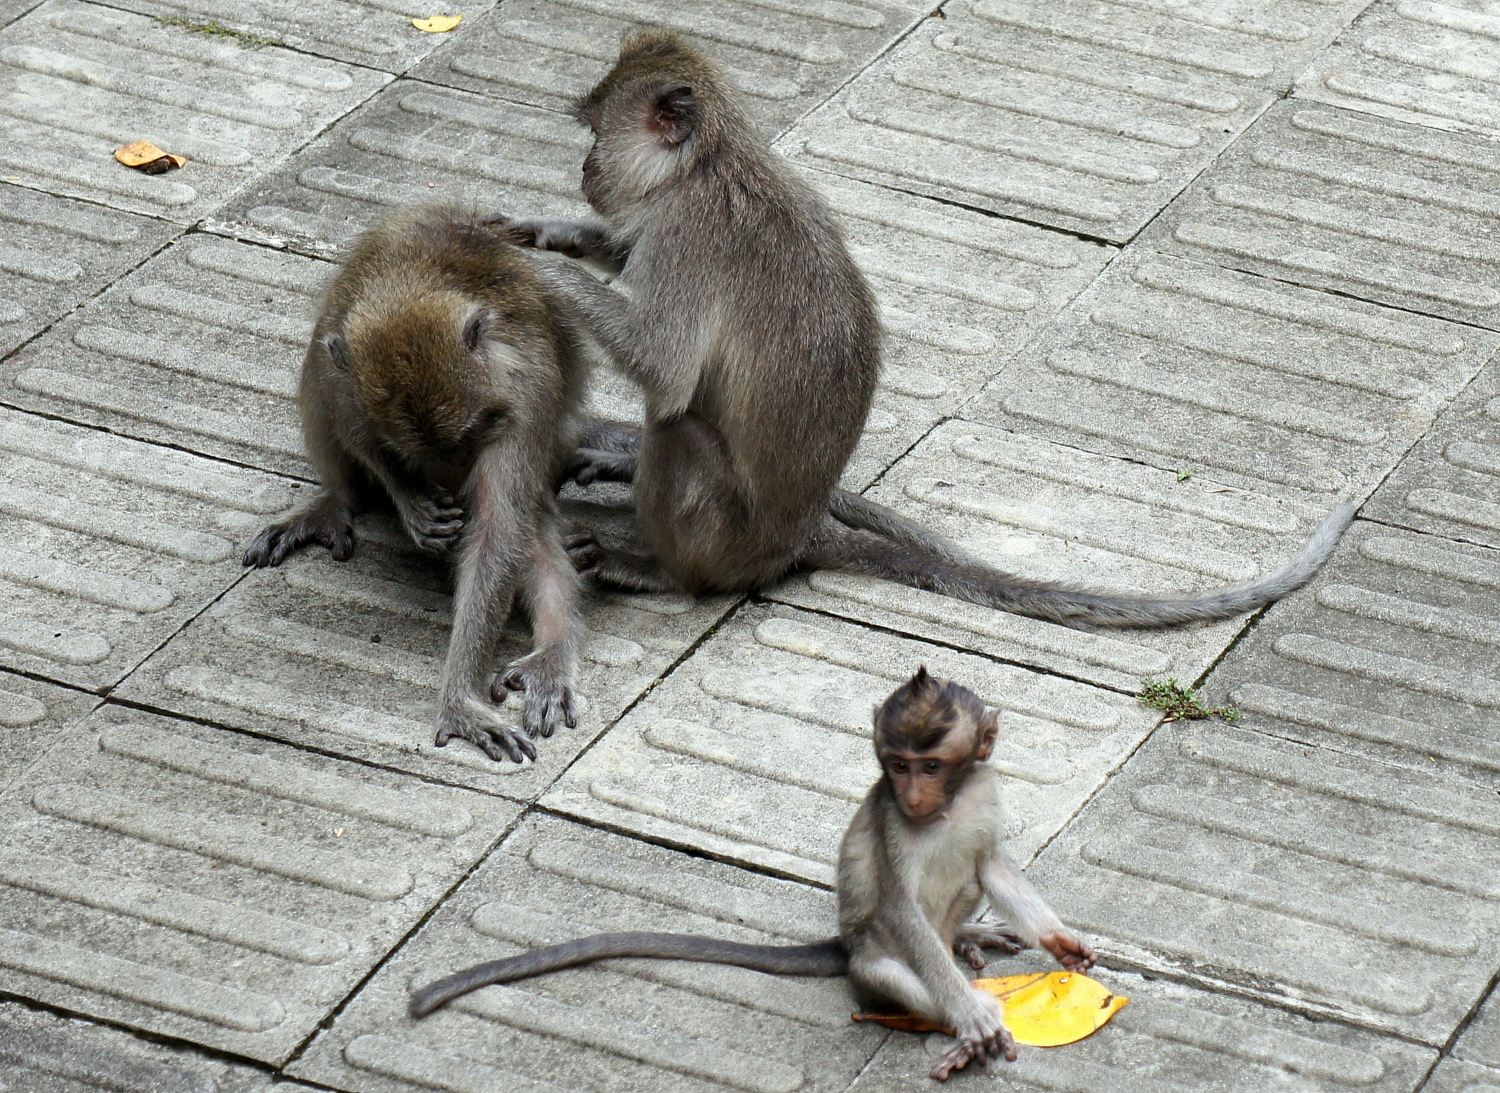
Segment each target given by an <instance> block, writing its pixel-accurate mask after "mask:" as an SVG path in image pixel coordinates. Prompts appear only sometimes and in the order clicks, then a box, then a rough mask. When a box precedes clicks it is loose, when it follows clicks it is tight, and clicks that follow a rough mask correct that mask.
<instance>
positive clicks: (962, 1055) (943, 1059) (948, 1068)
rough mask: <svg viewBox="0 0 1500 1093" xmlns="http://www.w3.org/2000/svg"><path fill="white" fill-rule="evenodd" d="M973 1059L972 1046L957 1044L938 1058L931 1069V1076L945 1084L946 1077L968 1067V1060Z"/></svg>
mask: <svg viewBox="0 0 1500 1093" xmlns="http://www.w3.org/2000/svg"><path fill="white" fill-rule="evenodd" d="M972 1058H974V1045H973V1044H966V1043H963V1042H959V1043H957V1044H954V1045H953V1046H952V1047H950V1048H949V1049H948V1050H947V1051H945V1052H943V1053H942V1054H941V1055H939V1056H938V1061H937V1064H936V1065H935V1066H933V1068H932V1076H933V1077H934V1078H936V1079H937V1080H938V1081H940V1082H946V1081H947V1080H948V1075H950V1074H952V1073H953V1072H954V1071H955V1070H962V1069H963V1068H964V1067H966V1066H968V1065H969V1060H970V1059H972Z"/></svg>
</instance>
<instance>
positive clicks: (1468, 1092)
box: [1422, 1059, 1500, 1093]
mask: <svg viewBox="0 0 1500 1093" xmlns="http://www.w3.org/2000/svg"><path fill="white" fill-rule="evenodd" d="M1422 1093H1500V1070H1494V1069H1491V1068H1490V1067H1487V1066H1476V1065H1474V1064H1473V1063H1466V1062H1464V1061H1463V1060H1462V1059H1444V1060H1443V1061H1442V1062H1441V1063H1439V1064H1438V1065H1437V1069H1435V1070H1434V1071H1433V1072H1432V1077H1431V1078H1429V1079H1428V1080H1427V1083H1426V1084H1425V1085H1423V1086H1422Z"/></svg>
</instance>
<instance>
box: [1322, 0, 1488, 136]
mask: <svg viewBox="0 0 1500 1093" xmlns="http://www.w3.org/2000/svg"><path fill="white" fill-rule="evenodd" d="M1496 37H1500V19H1497V18H1496V16H1495V14H1494V11H1493V10H1492V9H1490V8H1489V7H1488V6H1487V5H1485V4H1483V3H1476V2H1475V0H1445V2H1443V3H1433V2H1430V0H1382V2H1380V3H1376V4H1372V5H1371V6H1370V8H1369V9H1368V10H1366V11H1365V13H1364V14H1363V15H1361V16H1360V17H1359V18H1358V19H1356V20H1355V21H1354V23H1353V25H1352V26H1350V27H1349V29H1348V30H1346V31H1345V32H1344V33H1343V34H1342V35H1340V36H1339V40H1338V41H1337V42H1336V43H1335V44H1334V46H1333V47H1332V48H1331V49H1329V50H1327V51H1326V52H1325V53H1323V55H1322V56H1320V57H1319V58H1318V60H1317V63H1316V64H1314V65H1313V66H1312V67H1311V68H1310V69H1308V70H1307V71H1306V72H1304V73H1303V74H1302V76H1301V77H1300V78H1299V79H1298V81H1297V86H1296V88H1295V89H1294V93H1295V94H1296V96H1297V97H1298V98H1302V99H1316V100H1317V101H1319V102H1327V103H1333V104H1335V105H1337V106H1347V107H1349V108H1350V109H1352V110H1361V111H1364V112H1365V113H1368V114H1380V115H1383V116H1385V117H1389V118H1397V119H1399V120H1401V121H1410V122H1416V123H1417V124H1419V125H1426V126H1430V127H1432V128H1435V129H1453V130H1463V131H1468V132H1478V133H1484V134H1487V135H1489V136H1497V135H1500V95H1497V94H1496V85H1495V80H1496V79H1497V78H1500V60H1497V59H1496V57H1495V47H1494V42H1495V39H1496Z"/></svg>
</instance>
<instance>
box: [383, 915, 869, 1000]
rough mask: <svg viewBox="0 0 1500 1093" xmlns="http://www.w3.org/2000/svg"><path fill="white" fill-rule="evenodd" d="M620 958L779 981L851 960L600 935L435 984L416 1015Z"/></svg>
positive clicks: (691, 939) (815, 950) (424, 992)
mask: <svg viewBox="0 0 1500 1093" xmlns="http://www.w3.org/2000/svg"><path fill="white" fill-rule="evenodd" d="M619 956H653V957H659V958H661V959H664V960H697V961H703V962H706V963H711V964H735V965H738V966H739V967H741V968H752V969H754V970H755V971H760V972H773V973H776V974H779V975H820V976H829V975H843V974H844V973H845V972H846V971H848V969H849V957H848V954H846V953H845V952H844V946H843V945H842V944H841V943H840V941H839V939H838V938H836V937H834V938H829V939H828V940H827V941H816V942H813V943H812V944H810V945H747V944H744V943H742V942H739V941H720V940H719V939H717V938H712V937H699V936H698V935H696V934H654V933H639V932H635V933H615V934H595V935H594V936H593V937H581V938H579V939H577V940H576V941H565V942H563V943H562V944H561V945H549V946H547V947H546V948H545V949H537V950H535V951H533V952H529V953H521V954H520V955H519V956H511V957H506V958H505V959H503V960H491V961H489V962H487V963H484V964H476V965H474V966H473V967H472V968H466V969H465V970H463V971H461V972H454V973H453V974H452V975H450V976H446V977H444V978H442V979H439V980H438V981H437V982H435V983H429V984H428V985H427V986H425V987H423V988H422V989H421V990H419V991H416V992H414V993H413V994H412V996H411V1015H412V1016H413V1017H425V1016H427V1015H428V1014H429V1013H431V1012H432V1011H433V1010H435V1009H437V1008H438V1007H439V1006H442V1005H446V1004H447V1003H449V1002H451V1001H453V999H455V998H457V997H458V996H459V995H461V994H468V993H469V992H470V991H472V990H478V989H479V988H480V987H487V986H489V985H490V984H491V983H509V982H511V981H512V980H515V979H526V978H528V977H530V976H533V975H542V974H543V973H545V972H555V971H558V970H559V969H561V968H571V967H574V966H576V965H578V964H591V963H593V962H594V961H595V960H608V959H609V958H610V957H619Z"/></svg>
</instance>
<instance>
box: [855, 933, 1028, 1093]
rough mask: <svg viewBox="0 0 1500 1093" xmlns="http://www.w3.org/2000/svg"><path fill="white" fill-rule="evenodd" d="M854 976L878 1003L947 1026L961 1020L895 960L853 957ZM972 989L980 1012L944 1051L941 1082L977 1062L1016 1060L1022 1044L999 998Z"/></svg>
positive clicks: (936, 1072)
mask: <svg viewBox="0 0 1500 1093" xmlns="http://www.w3.org/2000/svg"><path fill="white" fill-rule="evenodd" d="M849 976H850V978H851V979H853V980H854V985H855V988H856V990H857V992H858V993H859V994H860V995H862V996H863V998H864V999H867V1000H869V1001H872V1002H874V1003H876V1004H880V1003H882V1002H883V1003H886V1004H889V1003H892V1002H894V1003H895V1004H896V1005H897V1006H899V1007H900V1008H902V1009H905V1010H908V1011H909V1012H911V1013H915V1014H919V1015H920V1016H922V1017H926V1018H928V1019H929V1020H933V1021H938V1022H941V1023H948V1022H952V1021H955V1018H956V1016H957V1015H952V1014H945V1013H943V1012H942V1009H943V1007H942V1006H941V1005H940V1004H939V1003H938V1000H937V999H936V997H934V995H933V992H932V991H931V990H929V989H928V987H927V984H925V983H923V982H922V979H921V977H920V976H919V975H917V973H916V972H915V971H913V970H912V968H911V967H909V966H908V965H907V964H906V963H905V962H903V961H901V960H898V959H897V958H896V957H894V956H877V957H869V956H866V957H864V958H862V959H853V960H851V961H850V965H849ZM968 989H969V991H970V992H971V993H972V994H973V995H974V996H975V998H974V1001H975V1002H976V1003H977V1007H974V1008H976V1009H977V1010H978V1011H979V1012H976V1013H975V1014H972V1015H969V1019H968V1020H967V1021H964V1020H962V1019H959V1020H958V1021H957V1023H958V1024H959V1025H960V1027H959V1028H957V1029H956V1030H955V1034H956V1036H957V1037H958V1043H956V1044H954V1045H953V1046H952V1047H951V1048H949V1049H948V1050H947V1051H945V1052H943V1054H942V1055H940V1056H939V1057H938V1060H937V1063H936V1064H935V1065H934V1066H933V1068H932V1076H933V1077H934V1078H936V1079H937V1080H938V1081H940V1082H945V1081H947V1080H948V1075H950V1074H952V1073H953V1072H954V1071H955V1070H962V1069H963V1068H964V1067H965V1066H968V1064H969V1063H970V1062H973V1061H976V1060H977V1061H978V1062H979V1065H980V1066H988V1065H989V1062H990V1060H991V1059H1001V1058H1003V1059H1007V1060H1009V1061H1010V1062H1015V1060H1016V1042H1015V1040H1014V1039H1013V1038H1012V1037H1011V1034H1010V1030H1009V1029H1007V1028H1006V1027H1005V1022H1004V1021H1003V1020H1002V1019H1001V1017H1000V1003H999V1002H998V1000H996V998H995V997H994V995H992V994H989V993H987V992H984V991H980V990H978V989H976V988H973V987H970V988H968ZM976 1018H978V1019H976ZM964 1025H968V1026H969V1027H963V1026H964Z"/></svg>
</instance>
